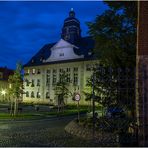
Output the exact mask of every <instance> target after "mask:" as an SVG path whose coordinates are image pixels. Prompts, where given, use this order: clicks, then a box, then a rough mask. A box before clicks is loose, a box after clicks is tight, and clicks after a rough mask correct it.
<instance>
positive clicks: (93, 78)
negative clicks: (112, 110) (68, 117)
mask: <svg viewBox="0 0 148 148" xmlns="http://www.w3.org/2000/svg"><path fill="white" fill-rule="evenodd" d="M94 82H95V74H94V71H93V77H92V109H93V140H94V139H95V90H94Z"/></svg>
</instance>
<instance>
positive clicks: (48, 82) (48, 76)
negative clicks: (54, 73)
mask: <svg viewBox="0 0 148 148" xmlns="http://www.w3.org/2000/svg"><path fill="white" fill-rule="evenodd" d="M46 86H50V70H49V69H47V71H46Z"/></svg>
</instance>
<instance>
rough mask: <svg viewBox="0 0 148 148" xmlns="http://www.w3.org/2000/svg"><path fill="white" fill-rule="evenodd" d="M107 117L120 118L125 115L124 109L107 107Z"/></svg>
mask: <svg viewBox="0 0 148 148" xmlns="http://www.w3.org/2000/svg"><path fill="white" fill-rule="evenodd" d="M106 116H107V117H115V118H118V117H119V118H122V117H125V111H124V110H123V108H120V107H109V108H108V109H107V112H106Z"/></svg>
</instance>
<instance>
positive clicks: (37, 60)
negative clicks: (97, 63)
mask: <svg viewBox="0 0 148 148" xmlns="http://www.w3.org/2000/svg"><path fill="white" fill-rule="evenodd" d="M55 44H56V43H51V44H46V45H44V46H43V47H42V48H41V49H40V50H39V52H37V54H35V55H34V56H33V57H32V58H31V60H30V61H29V62H28V63H27V64H25V65H24V67H30V66H38V65H47V64H55V63H65V62H75V61H85V60H92V59H93V58H94V55H93V54H92V51H93V48H94V40H92V38H91V37H83V38H81V39H80V40H79V41H78V42H77V43H75V44H74V45H75V46H77V47H78V48H79V49H77V48H73V50H74V53H75V54H77V55H84V58H80V59H70V60H62V61H54V62H53V61H52V62H47V63H43V60H46V59H47V58H48V57H50V55H51V48H52V47H53V46H54V45H55Z"/></svg>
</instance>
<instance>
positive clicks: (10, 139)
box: [0, 116, 99, 147]
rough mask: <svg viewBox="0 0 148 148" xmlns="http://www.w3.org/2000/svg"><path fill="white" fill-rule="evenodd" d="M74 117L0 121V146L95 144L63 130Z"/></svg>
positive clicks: (80, 145)
mask: <svg viewBox="0 0 148 148" xmlns="http://www.w3.org/2000/svg"><path fill="white" fill-rule="evenodd" d="M74 118H75V117H74V116H71V117H60V118H55V119H42V120H32V121H9V122H8V121H7V122H6V121H5V122H0V147H32V146H36V147H41V146H44V147H47V146H48V147H49V146H52V147H55V146H58V147H66V146H67V147H77V146H79V147H82V146H83V147H86V146H96V145H94V144H93V143H92V142H91V141H86V140H84V139H80V138H78V137H75V136H72V135H70V134H68V133H66V132H65V131H64V127H65V126H66V125H67V124H68V122H70V121H71V120H72V119H74ZM97 146H99V145H97Z"/></svg>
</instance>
